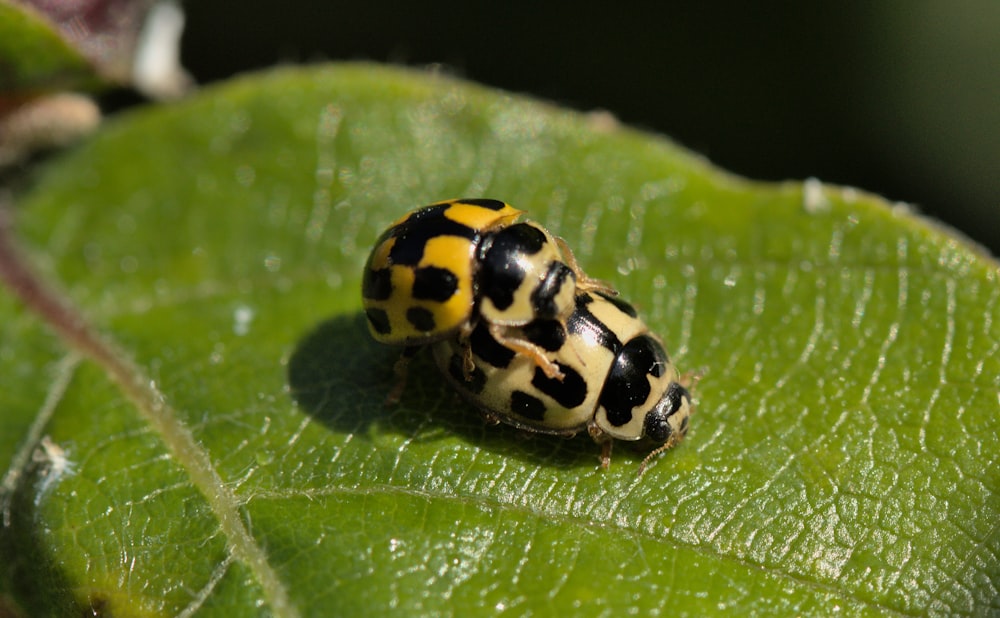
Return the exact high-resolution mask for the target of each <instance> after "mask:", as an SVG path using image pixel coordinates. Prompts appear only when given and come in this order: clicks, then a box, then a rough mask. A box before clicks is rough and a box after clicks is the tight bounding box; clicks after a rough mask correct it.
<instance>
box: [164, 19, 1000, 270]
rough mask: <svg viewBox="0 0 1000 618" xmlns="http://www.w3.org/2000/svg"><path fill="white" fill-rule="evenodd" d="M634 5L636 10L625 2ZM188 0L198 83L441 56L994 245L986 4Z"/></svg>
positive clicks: (996, 78)
mask: <svg viewBox="0 0 1000 618" xmlns="http://www.w3.org/2000/svg"><path fill="white" fill-rule="evenodd" d="M636 4H643V5H644V4H646V3H636ZM649 4H650V6H645V7H644V6H638V7H633V6H632V5H630V4H627V3H625V2H618V3H610V2H604V3H588V2H578V3H567V4H566V5H562V4H561V3H560V4H558V5H553V4H549V5H543V4H542V3H540V2H537V3H527V2H506V3H499V2H498V3H488V4H487V3H475V2H471V1H466V2H456V1H451V0H449V1H445V2H438V3H435V4H432V5H426V4H424V3H405V2H387V1H385V0H369V1H365V2H360V3H351V4H347V3H332V2H322V1H319V0H290V1H285V2H273V1H270V2H265V1H263V0H250V1H244V2H238V3H234V2H224V1H222V0H200V1H198V2H189V3H187V4H185V5H184V9H185V11H186V13H187V29H186V31H185V36H184V41H183V51H182V59H183V62H184V65H185V66H186V67H187V68H188V70H189V71H191V73H192V74H193V75H194V77H195V78H196V79H197V80H198V81H199V82H202V83H205V82H209V81H213V80H218V79H224V78H226V77H228V76H230V75H233V74H234V73H238V72H241V71H246V70H250V69H254V68H259V67H267V66H271V65H274V64H276V63H299V62H314V61H322V60H358V59H363V60H377V61H388V62H393V63H399V64H406V65H412V66H422V65H426V64H430V63H441V64H443V65H444V66H445V68H446V69H447V70H449V71H451V72H453V73H455V74H457V75H459V76H463V77H466V78H468V79H471V80H474V81H478V82H481V83H484V84H487V85H492V86H497V87H500V88H504V89H507V90H511V91H514V92H522V93H529V94H532V95H535V96H538V97H542V98H545V99H550V100H553V101H556V102H558V103H561V104H563V105H566V106H569V107H573V108H577V109H580V110H593V109H605V110H609V111H611V112H613V113H614V114H615V115H616V116H617V117H618V118H619V119H621V120H622V121H623V122H625V123H628V124H632V125H636V126H639V127H642V128H646V129H650V130H653V131H656V132H660V133H664V134H666V135H668V136H670V137H671V138H673V139H674V140H676V141H679V142H680V143H681V144H683V145H685V146H687V147H688V148H690V149H693V150H695V151H697V152H699V153H702V154H704V155H706V156H708V157H709V158H710V159H711V160H712V161H714V162H715V163H716V164H718V165H719V166H721V167H723V168H726V169H728V170H730V171H732V172H735V173H738V174H741V175H744V176H747V177H750V178H755V179H761V180H784V179H803V178H807V177H816V178H819V179H820V180H823V181H824V182H832V183H838V184H847V185H852V186H857V187H860V188H863V189H866V190H869V191H873V192H875V193H878V194H881V195H883V196H884V197H886V198H887V199H890V200H900V201H907V202H911V203H914V204H916V205H917V207H918V208H919V209H920V210H921V211H922V212H924V213H926V214H929V215H932V216H934V217H937V218H939V219H942V220H944V221H946V222H948V223H950V224H951V225H953V226H955V227H957V228H958V229H960V230H962V231H963V232H964V233H965V234H966V235H968V236H970V237H972V238H973V239H975V240H977V241H979V242H980V243H982V244H985V245H987V246H988V247H989V248H990V250H991V251H992V253H993V254H994V255H997V254H1000V2H997V1H996V0H960V1H957V2H940V1H932V0H875V1H871V0H842V1H836V0H812V1H808V2H802V1H801V0H786V1H775V2H764V3H755V2H741V1H733V0H727V1H722V0H707V1H703V2H690V3H688V2H684V3H677V2H663V3H658V4H655V5H653V4H652V3H649Z"/></svg>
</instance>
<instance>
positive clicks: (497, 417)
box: [433, 292, 694, 475]
mask: <svg viewBox="0 0 1000 618" xmlns="http://www.w3.org/2000/svg"><path fill="white" fill-rule="evenodd" d="M512 330H513V332H512V333H505V334H506V335H507V336H510V337H514V338H519V339H522V338H523V339H525V340H527V341H529V342H531V343H532V344H533V345H536V346H538V347H539V348H541V349H543V350H544V351H545V352H544V354H545V356H546V358H548V359H549V360H550V361H551V362H552V363H553V364H555V365H556V366H557V367H558V368H559V371H560V373H561V374H562V375H563V377H562V378H561V379H559V378H554V377H551V376H549V375H547V374H546V373H545V372H544V371H542V370H541V368H540V367H539V366H538V365H537V363H535V362H534V361H533V360H532V359H531V358H528V357H526V356H524V355H521V354H517V353H516V352H515V351H514V350H511V349H510V348H509V347H507V346H505V345H503V344H502V343H501V341H500V340H498V339H497V338H496V337H495V336H494V335H493V333H492V332H491V330H490V329H489V328H486V327H484V326H483V325H479V326H477V327H476V328H475V329H474V330H473V332H472V333H471V335H470V337H469V342H470V348H471V352H472V362H473V368H472V370H471V371H467V370H466V369H465V367H464V358H463V356H464V354H465V351H464V348H463V345H462V344H460V343H459V342H458V340H457V339H455V338H451V339H446V340H443V341H440V342H438V343H436V344H434V346H433V351H434V359H435V362H436V363H437V365H438V368H439V369H440V370H441V371H442V373H443V374H444V375H445V376H446V377H447V379H448V380H449V381H450V383H451V384H452V386H454V387H455V389H457V390H458V392H459V393H461V394H462V395H463V396H464V397H465V398H466V399H467V400H469V401H470V402H472V403H473V404H474V405H475V406H476V407H478V408H479V409H480V411H481V412H482V413H483V416H484V418H486V420H487V421H488V422H493V423H498V422H504V423H507V424H510V425H513V426H515V427H518V428H521V429H524V430H527V431H531V432H537V433H547V434H556V435H563V436H571V435H575V434H576V433H578V432H579V431H581V430H584V429H586V430H587V432H588V433H589V434H590V436H591V437H592V438H593V439H594V441H595V442H597V443H598V444H601V445H602V452H601V466H602V467H604V468H607V467H608V465H609V464H610V461H611V445H612V441H613V440H623V441H630V442H638V443H640V444H641V445H643V446H647V447H649V448H651V449H652V452H650V453H649V455H648V456H647V457H646V458H645V459H644V460H643V462H642V464H641V466H640V468H639V473H640V475H641V474H642V473H643V471H644V470H645V468H646V465H647V464H648V462H649V461H650V460H651V459H652V458H653V457H654V456H655V455H657V454H658V453H661V452H663V451H665V450H667V449H669V448H670V447H672V446H674V445H676V444H677V443H678V442H680V440H681V439H682V438H683V437H684V436H685V434H686V433H687V430H688V422H689V419H690V417H691V414H692V413H693V412H694V405H693V403H692V401H691V395H690V393H689V392H688V390H687V388H685V386H684V385H682V380H681V378H680V376H679V375H678V372H677V369H676V367H675V366H674V365H673V364H672V363H671V362H670V359H669V357H668V356H667V353H666V352H665V351H664V349H663V345H662V344H661V343H660V340H659V339H658V338H657V337H656V336H655V335H654V334H652V333H651V332H650V331H649V329H648V328H647V326H646V324H645V323H644V322H643V321H642V320H641V319H639V318H638V317H637V314H636V311H635V309H633V308H632V306H631V305H629V304H628V303H625V302H623V301H621V300H619V299H616V298H613V297H611V296H608V295H605V294H603V293H591V292H584V293H580V294H578V295H577V296H576V298H575V302H574V308H573V311H572V313H571V314H570V316H569V317H568V318H567V319H566V321H565V328H564V327H563V324H561V323H560V322H558V321H556V320H551V319H536V320H534V321H532V322H530V323H528V324H525V325H524V326H519V327H516V328H514V329H512Z"/></svg>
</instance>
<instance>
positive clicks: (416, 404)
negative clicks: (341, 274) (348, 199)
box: [288, 313, 628, 467]
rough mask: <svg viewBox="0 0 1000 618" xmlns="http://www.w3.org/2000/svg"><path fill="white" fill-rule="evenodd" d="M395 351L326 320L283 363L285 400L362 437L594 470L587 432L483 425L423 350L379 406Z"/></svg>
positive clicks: (355, 328) (358, 322) (361, 329)
mask: <svg viewBox="0 0 1000 618" xmlns="http://www.w3.org/2000/svg"><path fill="white" fill-rule="evenodd" d="M400 352H401V348H398V347H393V346H385V345H381V344H379V343H377V342H376V341H374V340H373V339H372V338H371V336H370V335H369V334H368V330H367V328H366V326H365V321H364V316H363V315H362V314H360V313H358V314H356V315H354V316H349V317H347V316H345V317H336V318H333V319H330V320H328V321H326V322H323V323H321V324H319V325H318V326H317V327H316V328H315V329H314V330H313V331H312V332H310V333H308V334H307V335H305V336H304V337H303V338H302V339H301V340H300V341H299V343H298V345H297V346H296V348H295V350H294V351H293V353H292V355H291V358H290V359H289V363H288V385H289V390H290V392H291V395H292V398H293V399H294V400H295V403H296V404H297V405H298V406H299V407H300V408H301V409H302V410H303V411H304V412H305V413H307V414H309V415H310V416H312V417H313V418H314V419H316V420H317V421H319V422H320V423H322V424H323V425H324V426H326V427H328V428H330V429H331V430H333V431H337V432H341V433H350V434H354V435H355V436H358V437H361V438H366V437H369V436H370V435H371V434H372V432H373V430H377V431H378V432H387V433H396V434H399V435H405V436H407V437H409V438H410V439H411V440H412V441H413V442H415V443H424V442H430V441H435V440H440V439H443V438H445V437H447V436H449V435H459V436H461V437H462V439H463V440H464V441H466V442H468V443H470V444H474V445H476V446H478V447H481V448H483V449H486V450H489V451H494V452H498V453H503V454H504V455H509V456H512V457H516V458H518V459H522V460H524V461H526V462H527V463H529V464H531V465H556V466H559V467H577V466H579V467H589V466H594V467H596V465H597V462H598V457H597V455H598V454H599V452H600V448H599V447H598V446H597V445H595V444H594V443H593V442H592V441H591V440H590V439H589V438H588V437H586V432H582V435H578V436H577V437H575V438H572V439H566V438H561V437H556V436H547V435H542V434H527V433H525V432H523V431H520V430H517V429H514V428H512V427H508V426H506V425H498V426H490V425H487V424H485V423H484V422H483V420H482V418H481V416H480V415H479V413H478V411H476V409H475V407H474V406H472V405H471V404H469V403H468V402H466V401H464V400H463V399H461V398H460V397H459V396H458V395H457V393H455V392H454V391H452V389H451V388H450V387H449V386H448V384H447V382H446V381H445V380H444V379H443V378H442V377H441V375H440V374H439V373H438V370H437V368H436V367H435V366H434V363H433V361H432V360H431V358H430V354H428V353H422V354H419V355H417V357H416V358H415V359H414V360H413V361H412V362H411V363H410V367H409V378H408V380H407V385H406V389H405V391H404V392H403V395H402V398H401V399H400V402H399V404H398V405H391V406H390V405H386V404H385V398H386V395H387V394H388V393H389V391H390V390H391V389H392V388H393V386H394V385H395V383H396V375H395V373H394V372H393V365H394V364H395V362H396V360H397V359H398V358H399V355H400ZM627 450H628V449H621V450H620V451H619V454H621V453H622V451H627Z"/></svg>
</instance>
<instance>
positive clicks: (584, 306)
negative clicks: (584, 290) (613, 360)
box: [566, 294, 622, 355]
mask: <svg viewBox="0 0 1000 618" xmlns="http://www.w3.org/2000/svg"><path fill="white" fill-rule="evenodd" d="M596 300H597V299H596V298H594V297H593V296H591V295H590V294H580V295H578V296H577V297H576V309H574V310H573V314H572V315H570V316H569V319H568V320H566V330H568V331H569V332H570V333H572V334H574V335H581V336H583V337H586V338H588V339H594V340H595V341H597V343H598V345H600V346H601V347H604V348H607V349H608V350H611V353H612V354H615V355H617V354H618V351H619V350H621V349H622V342H621V340H620V339H619V338H618V336H617V335H615V334H614V333H613V332H612V331H611V330H610V329H609V328H608V327H607V326H605V325H604V323H603V322H601V321H600V320H598V319H597V316H595V315H594V314H593V313H591V312H590V309H589V307H588V305H590V304H591V303H593V302H595V301H596Z"/></svg>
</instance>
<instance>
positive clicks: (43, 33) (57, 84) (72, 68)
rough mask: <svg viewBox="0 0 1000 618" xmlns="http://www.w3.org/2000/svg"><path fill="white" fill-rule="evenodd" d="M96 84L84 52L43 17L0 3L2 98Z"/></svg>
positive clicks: (6, 1) (0, 79)
mask: <svg viewBox="0 0 1000 618" xmlns="http://www.w3.org/2000/svg"><path fill="white" fill-rule="evenodd" d="M96 81H97V77H96V75H95V73H94V70H93V68H92V67H91V65H90V63H89V62H88V61H87V59H86V58H85V57H84V56H83V54H82V53H81V52H80V50H79V49H76V48H74V46H73V45H72V44H70V43H69V42H68V41H66V40H65V39H64V38H63V37H62V36H61V35H60V34H59V33H58V32H57V31H56V30H55V29H54V28H53V27H52V26H51V25H50V24H49V23H48V22H46V21H45V19H44V18H43V17H42V16H41V15H39V14H37V13H35V12H34V11H33V10H31V9H29V8H27V7H25V6H21V5H17V4H11V3H10V2H9V0H0V99H2V98H3V97H2V95H4V94H11V93H21V94H29V93H34V92H37V91H39V90H48V91H51V90H59V89H66V88H77V87H81V86H92V85H94V84H95V83H96ZM0 102H2V101H0Z"/></svg>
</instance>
